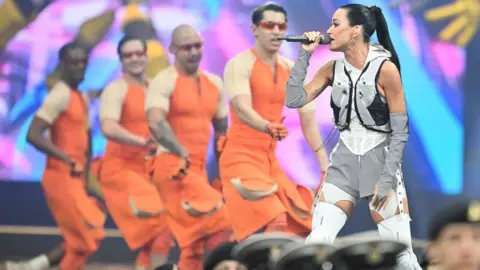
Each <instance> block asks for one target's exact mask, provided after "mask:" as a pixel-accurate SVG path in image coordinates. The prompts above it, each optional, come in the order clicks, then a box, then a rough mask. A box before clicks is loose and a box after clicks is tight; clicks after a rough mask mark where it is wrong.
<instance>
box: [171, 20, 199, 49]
mask: <svg viewBox="0 0 480 270" xmlns="http://www.w3.org/2000/svg"><path fill="white" fill-rule="evenodd" d="M192 37H196V38H198V39H200V37H199V36H198V34H197V31H195V29H193V27H192V26H191V25H188V24H181V25H179V26H177V27H175V29H173V32H172V42H173V43H174V44H179V43H181V42H182V40H185V39H189V38H192Z"/></svg>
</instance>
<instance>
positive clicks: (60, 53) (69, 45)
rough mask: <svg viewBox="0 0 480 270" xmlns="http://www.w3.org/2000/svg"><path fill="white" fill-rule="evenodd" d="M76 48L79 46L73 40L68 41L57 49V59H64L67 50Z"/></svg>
mask: <svg viewBox="0 0 480 270" xmlns="http://www.w3.org/2000/svg"><path fill="white" fill-rule="evenodd" d="M76 48H80V46H78V44H76V43H75V42H69V43H67V44H65V45H63V46H62V47H61V48H60V50H59V51H58V59H59V60H60V61H63V60H65V57H67V54H68V52H69V51H70V50H72V49H76Z"/></svg>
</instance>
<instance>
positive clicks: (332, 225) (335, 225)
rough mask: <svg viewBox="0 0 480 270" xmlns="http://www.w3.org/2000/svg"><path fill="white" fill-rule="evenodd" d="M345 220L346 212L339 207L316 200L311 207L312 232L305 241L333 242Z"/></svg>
mask: <svg viewBox="0 0 480 270" xmlns="http://www.w3.org/2000/svg"><path fill="white" fill-rule="evenodd" d="M346 221H347V214H345V212H343V210H342V209H340V208H339V207H337V206H335V205H333V204H330V203H327V202H317V203H316V204H315V206H314V209H313V221H312V232H311V233H310V235H309V236H308V237H307V239H306V241H305V242H306V243H325V244H333V241H334V240H335V238H336V237H337V234H338V233H339V232H340V230H341V229H342V228H343V226H344V225H345V222H346Z"/></svg>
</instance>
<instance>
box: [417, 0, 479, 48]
mask: <svg viewBox="0 0 480 270" xmlns="http://www.w3.org/2000/svg"><path fill="white" fill-rule="evenodd" d="M452 17H455V19H454V20H453V21H451V22H450V23H449V24H448V25H447V26H446V27H445V28H444V29H443V30H442V31H441V32H440V39H441V40H443V41H451V40H452V39H453V38H454V37H455V36H457V38H456V40H455V43H456V44H457V45H458V46H462V47H463V46H466V45H467V44H468V42H469V41H470V40H471V39H472V38H473V36H474V35H475V34H476V32H477V30H478V27H479V24H480V0H456V1H455V2H453V3H450V4H447V5H444V6H440V7H437V8H433V9H430V10H428V11H427V12H425V19H427V20H428V21H440V20H444V19H447V18H452Z"/></svg>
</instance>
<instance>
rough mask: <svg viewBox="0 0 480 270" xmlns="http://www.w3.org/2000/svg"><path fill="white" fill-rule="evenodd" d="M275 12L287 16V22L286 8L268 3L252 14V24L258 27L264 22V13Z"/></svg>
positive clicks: (257, 8)
mask: <svg viewBox="0 0 480 270" xmlns="http://www.w3.org/2000/svg"><path fill="white" fill-rule="evenodd" d="M269 10H270V11H274V12H280V13H283V15H285V20H287V11H286V10H285V8H283V7H282V6H280V5H279V4H277V3H274V2H267V3H265V4H263V5H261V6H258V7H256V8H255V9H254V10H253V13H252V24H254V25H258V24H259V23H260V22H261V21H262V20H263V13H264V12H265V11H269Z"/></svg>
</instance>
